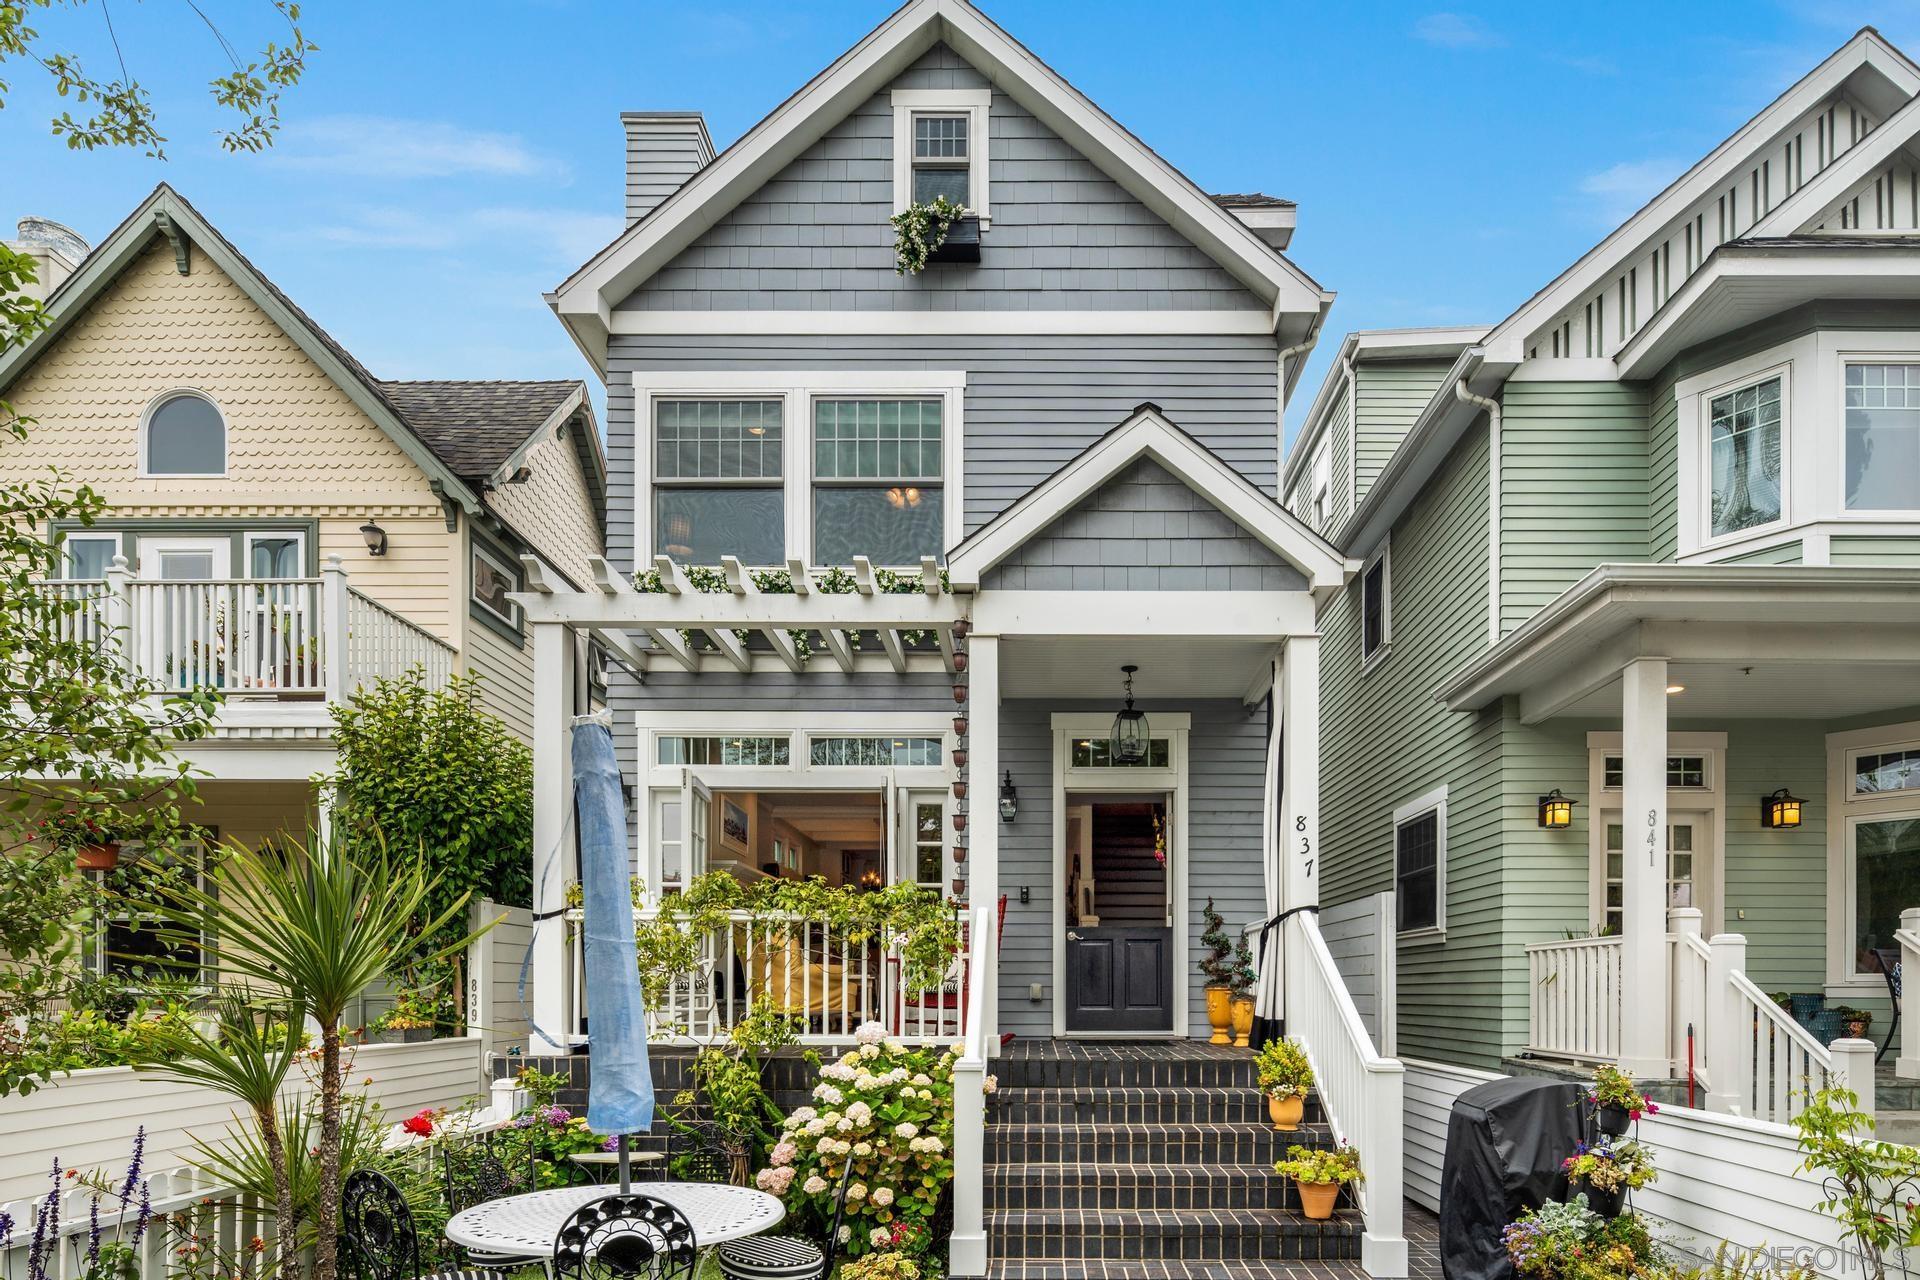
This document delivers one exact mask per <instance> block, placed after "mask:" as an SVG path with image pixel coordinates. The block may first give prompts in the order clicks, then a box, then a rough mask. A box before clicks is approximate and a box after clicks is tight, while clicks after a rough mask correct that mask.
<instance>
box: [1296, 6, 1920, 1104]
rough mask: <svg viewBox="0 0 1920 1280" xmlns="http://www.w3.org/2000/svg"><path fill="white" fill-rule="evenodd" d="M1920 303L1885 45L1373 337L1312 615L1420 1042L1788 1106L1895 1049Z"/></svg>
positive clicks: (1333, 761) (1919, 207)
mask: <svg viewBox="0 0 1920 1280" xmlns="http://www.w3.org/2000/svg"><path fill="white" fill-rule="evenodd" d="M1916 303H1920V68H1916V66H1915V65H1914V63H1912V62H1911V61H1909V60H1908V58H1907V57H1906V56H1905V55H1903V54H1902V53H1901V52H1899V51H1898V50H1897V49H1895V48H1893V47H1892V46H1891V45H1889V44H1888V43H1887V42H1886V41H1885V40H1884V39H1883V38H1881V37H1880V36H1879V34H1878V33H1876V32H1874V31H1872V30H1871V29H1869V30H1863V31H1862V32H1860V33H1859V34H1858V35H1857V36H1855V37H1854V38H1853V39H1852V40H1850V41H1848V42H1847V44H1846V45H1845V46H1843V47H1842V48H1841V49H1839V50H1838V51H1837V52H1836V53H1834V54H1833V55H1832V56H1831V57H1829V58H1828V59H1827V60H1826V61H1824V62H1822V63H1821V64H1820V65H1819V66H1818V67H1816V68H1815V69H1814V70H1813V71H1811V72H1810V73H1809V74H1808V75H1807V76H1806V77H1805V78H1804V79H1802V80H1801V81H1800V82H1798V83H1797V84H1795V85H1794V86H1793V87H1792V88H1791V89H1789V90H1788V91H1787V92H1786V93H1785V94H1783V95H1782V96H1781V97H1780V98H1779V99H1778V100H1776V101H1775V102H1774V103H1773V104H1772V105H1770V106H1769V107H1767V108H1766V109H1765V110H1764V111H1762V112H1761V113H1760V114H1759V115H1757V116H1755V117H1754V118H1753V119H1752V120H1751V121H1749V122H1748V123H1747V124H1745V125H1743V126H1742V127H1741V128H1740V129H1739V130H1738V131H1737V132H1736V133H1735V134H1734V135H1733V136H1732V137H1731V138H1729V139H1728V140H1727V141H1726V142H1724V143H1723V144H1721V145H1720V146H1719V147H1718V148H1716V149H1715V150H1714V151H1713V152H1712V153H1711V154H1710V155H1708V156H1706V157H1705V158H1704V159H1702V160H1701V161H1700V162H1699V163H1698V164H1696V165H1694V166H1693V167H1692V168H1691V169H1689V170H1688V171H1687V172H1686V173H1685V174H1684V175H1682V176H1681V177H1680V178H1678V179H1677V180H1676V181H1675V182H1674V183H1673V184H1672V185H1671V186H1669V187H1668V188H1667V189H1666V190H1664V191H1662V192H1661V193H1660V194H1659V195H1657V196H1656V197H1654V199H1653V200H1652V201H1651V202H1649V203H1648V204H1647V206H1646V207H1645V208H1643V209H1641V210H1640V211H1639V212H1638V213H1636V214H1635V215H1634V216H1633V217H1632V218H1630V219H1628V220H1627V221H1626V222H1625V223H1624V224H1622V225H1621V226H1620V227H1619V228H1618V229H1617V230H1615V231H1614V232H1612V233H1611V234H1610V235H1608V236H1607V237H1606V238H1605V239H1604V240H1603V241H1601V243H1600V244H1598V245H1597V246H1596V247H1595V248H1594V249H1592V250H1591V251H1590V252H1588V253H1587V254H1586V255H1585V256H1584V257H1582V258H1581V259H1580V260H1579V261H1578V262H1576V263H1574V264H1573V265H1571V266H1570V267H1568V269H1567V270H1566V271H1565V272H1564V273H1562V274H1561V275H1560V276H1559V277H1558V278H1556V279H1554V280H1552V281H1550V282H1546V283H1544V285H1543V287H1542V288H1541V289H1540V290H1539V291H1538V292H1537V293H1535V294H1534V295H1533V296H1532V297H1531V298H1528V299H1527V300H1526V301H1525V302H1524V303H1523V304H1522V305H1521V306H1520V307H1519V309H1518V310H1516V311H1515V312H1514V313H1513V314H1512V315H1510V316H1508V317H1507V318H1506V319H1505V320H1503V321H1501V322H1500V323H1499V324H1497V325H1494V326H1493V327H1491V328H1472V329H1447V330H1390V331H1381V332H1374V333H1362V334H1355V335H1352V336H1350V337H1348V339H1347V340H1346V343H1345V345H1344V346H1343V347H1342V349H1341V352H1340V356H1339V359H1338V360H1337V362H1336V364H1335V367H1334V368H1333V370H1332V372H1331V373H1330V374H1329V375H1328V378H1327V380H1326V383H1325V385H1324V386H1323V387H1322V388H1321V390H1320V392H1319V394H1318V396H1317V398H1316V399H1315V401H1314V402H1313V404H1312V407H1311V409H1310V411H1309V415H1308V417H1307V419H1306V420H1305V423H1304V425H1303V427H1302V429H1301V431H1300V433H1299V437H1298V439H1297V440H1296V442H1295V445H1294V447H1293V449H1292V452H1291V454H1290V456H1289V459H1288V462H1287V464H1286V467H1285V469H1284V473H1283V477H1282V490H1281V492H1282V496H1283V499H1284V501H1285V504H1286V505H1287V507H1288V508H1289V509H1290V510H1291V511H1293V512H1294V513H1295V514H1296V515H1298V516H1300V517H1301V518H1302V519H1303V520H1306V521H1307V522H1309V523H1310V524H1312V525H1313V526H1314V527H1315V528H1316V529H1318V530H1319V531H1320V532H1322V533H1323V534H1324V535H1325V536H1326V537H1327V538H1328V539H1329V540H1330V541H1331V542H1333V543H1334V545H1335V546H1336V547H1337V548H1338V549H1339V550H1341V551H1342V552H1343V553H1345V554H1346V555H1347V556H1348V557H1350V558H1351V559H1355V560H1359V561H1361V562H1362V563H1363V565H1364V568H1363V569H1362V571H1361V573H1360V574H1359V575H1357V576H1356V577H1355V578H1354V579H1353V580H1352V581H1351V582H1350V583H1349V584H1348V585H1347V586H1346V588H1345V589H1344V590H1343V591H1342V592H1341V593H1339V594H1338V595H1337V596H1335V597H1334V598H1333V599H1332V601H1331V602H1330V603H1328V604H1327V605H1326V606H1325V607H1323V609H1322V611H1321V615H1320V617H1321V627H1322V635H1323V640H1322V666H1321V700H1322V737H1321V752H1322V755H1321V779H1322V784H1321V786H1322V790H1321V824H1322V825H1321V833H1322V854H1323V858H1324V862H1323V865H1322V869H1321V874H1322V880H1321V894H1320V897H1321V903H1322V906H1323V909H1324V910H1326V911H1328V912H1333V911H1338V910H1342V909H1343V907H1344V906H1345V905H1346V904H1352V903H1355V902H1357V901H1358V900H1360V899H1364V898H1367V897H1369V896H1371V895H1375V894H1380V893H1385V892H1391V893H1393V895H1394V896H1393V899H1392V908H1391V909H1392V913H1393V914H1392V915H1391V916H1389V917H1387V919H1388V920H1389V921H1390V922H1391V923H1390V925H1389V926H1388V927H1387V930H1386V931H1387V932H1388V933H1390V934H1391V935H1392V936H1391V938H1390V939H1389V941H1390V943H1391V947H1390V953H1391V954H1393V955H1395V957H1396V959H1397V963H1396V965H1395V967H1394V981H1393V983H1392V988H1393V989H1395V990H1397V1000H1396V1001H1394V1007H1393V1018H1392V1024H1393V1025H1392V1029H1391V1034H1390V1036H1389V1037H1388V1042H1389V1043H1390V1044H1391V1045H1392V1046H1393V1049H1392V1050H1391V1051H1395V1052H1398V1053H1399V1054H1400V1055H1401V1056H1402V1057H1403V1058H1406V1059H1409V1060H1412V1061H1422V1060H1424V1061H1430V1062H1436V1063H1447V1064H1458V1065H1462V1066H1470V1067H1479V1068H1497V1067H1498V1066H1499V1065H1500V1063H1501V1060H1502V1059H1503V1058H1507V1059H1511V1058H1513V1057H1515V1056H1517V1055H1522V1054H1525V1055H1530V1056H1533V1057H1538V1058H1544V1059H1552V1060H1559V1061H1564V1062H1570V1063H1591V1062H1596V1061H1611V1062H1617V1063H1619V1064H1621V1065H1623V1066H1624V1067H1627V1068H1628V1069H1630V1070H1633V1071H1635V1072H1637V1073H1638V1074H1641V1075H1643V1076H1650V1077H1666V1076H1669V1075H1673V1076H1681V1075H1683V1074H1684V1072H1685V1071H1686V1064H1687V1062H1688V1060H1689V1050H1690V1049H1691V1053H1692V1061H1693V1063H1694V1075H1695V1081H1696V1084H1698V1085H1700V1086H1701V1087H1702V1088H1703V1089H1704V1090H1705V1096H1706V1097H1707V1099H1708V1101H1709V1104H1710V1105H1711V1106H1713V1107H1714V1109H1717V1110H1724V1111H1729V1112H1735V1113H1738V1114H1742V1115H1747V1116H1753V1117H1757V1118H1760V1119H1773V1120H1784V1119H1785V1118H1787V1116H1788V1115H1789V1114H1791V1112H1792V1110H1793V1109H1794V1108H1795V1107H1796V1106H1797V1105H1798V1104H1797V1103H1796V1102H1794V1101H1793V1100H1792V1098H1791V1096H1790V1095H1792V1094H1794V1093H1795V1091H1796V1090H1798V1091H1799V1092H1800V1094H1801V1095H1802V1096H1804V1082H1805V1081H1806V1080H1807V1079H1809V1078H1817V1077H1819V1076H1820V1075H1821V1073H1822V1072H1834V1073H1840V1072H1842V1070H1843V1068H1845V1067H1847V1066H1848V1064H1849V1063H1850V1062H1851V1061H1852V1059H1851V1058H1850V1057H1849V1055H1850V1054H1855V1055H1857V1053H1858V1049H1857V1048H1850V1047H1849V1046H1846V1045H1844V1044H1843V1045H1842V1046H1841V1048H1840V1049H1838V1050H1835V1049H1832V1048H1830V1047H1829V1046H1828V1044H1827V1043H1826V1041H1828V1040H1829V1039H1831V1038H1832V1037H1833V1034H1834V1033H1836V1031H1837V1034H1838V1035H1839V1036H1841V1037H1846V1036H1847V1034H1848V1031H1849V1030H1853V1031H1859V1030H1863V1029H1864V1030H1865V1032H1866V1034H1867V1035H1868V1036H1869V1037H1871V1038H1872V1039H1873V1040H1874V1041H1875V1042H1876V1047H1877V1043H1878V1042H1879V1041H1881V1040H1883V1039H1884V1038H1885V1034H1886V1031H1887V1027H1888V1023H1889V1020H1890V1019H1889V1014H1890V1012H1891V1011H1890V1008H1889V1002H1888V990H1889V984H1888V981H1887V976H1886V974H1885V973H1884V972H1883V968H1890V967H1892V966H1893V965H1894V964H1896V963H1897V962H1898V957H1899V956H1900V954H1901V952H1902V948H1903V944H1904V945H1905V946H1906V947H1907V948H1908V949H1912V948H1913V947H1914V946H1915V945H1916V944H1920V938H1915V937H1913V936H1912V935H1910V934H1907V933H1905V932H1904V931H1903V928H1902V920H1901V915H1902V912H1903V911H1906V910H1908V909H1911V908H1916V907H1920V306H1917V305H1916ZM1547 797H1553V800H1554V802H1549V801H1548V799H1547ZM1561 798H1565V799H1567V800H1570V801H1572V804H1571V807H1570V814H1571V816H1570V819H1569V818H1566V817H1565V815H1566V814H1567V813H1568V812H1569V810H1568V809H1567V808H1566V807H1564V806H1561V805H1559V804H1558V803H1557V801H1558V800H1559V799H1561ZM1562 822H1564V825H1561V823H1562ZM1914 920H1915V921H1920V916H1916V917H1914ZM1910 923H1912V922H1910ZM1778 992H1790V993H1799V994H1803V995H1805V996H1808V997H1813V996H1818V997H1822V998H1824V1001H1825V1006H1826V1008H1828V1009H1833V1008H1835V1007H1837V1006H1852V1007H1857V1008H1860V1009H1864V1010H1866V1011H1868V1012H1870V1013H1872V1014H1873V1015H1874V1017H1873V1021H1872V1023H1871V1025H1870V1026H1868V1027H1865V1028H1861V1027H1859V1026H1857V1025H1856V1026H1853V1027H1849V1026H1848V1025H1847V1023H1848V1022H1849V1021H1850V1020H1852V1021H1856V1022H1857V1020H1854V1019H1851V1018H1850V1015H1844V1014H1843V1015H1839V1016H1838V1017H1828V1018H1826V1019H1825V1020H1824V1021H1823V1020H1822V1018H1821V1017H1820V1016H1819V1015H1817V1014H1811V1013H1807V1010H1808V1008H1809V1007H1810V1006H1812V1005H1813V1004H1814V1003H1816V1002H1815V1001H1814V1000H1812V999H1806V1000H1803V1001H1801V1002H1800V1005H1801V1007H1802V1008H1801V1011H1802V1013H1803V1014H1806V1016H1805V1018H1804V1019H1802V1020H1801V1021H1796V1019H1795V1018H1794V1017H1793V1016H1791V1015H1789V1014H1788V1013H1787V1012H1785V1011H1783V1010H1781V1009H1779V1008H1777V1007H1776V1006H1775V1004H1774V1002H1773V1001H1772V1000H1770V999H1768V998H1767V997H1768V996H1769V995H1771V994H1773V993H1778ZM1802 1021H1804V1023H1805V1025H1801V1022H1802ZM1888 1057H1889V1060H1893V1057H1894V1055H1893V1054H1892V1053H1891V1052H1890V1053H1889V1054H1888ZM1911 1057H1912V1055H1910V1053H1909V1051H1907V1050H1905V1049H1901V1050H1899V1057H1898V1065H1899V1067H1900V1069H1901V1073H1902V1074H1903V1075H1904V1074H1908V1073H1909V1072H1911V1073H1914V1074H1920V1061H1915V1060H1911Z"/></svg>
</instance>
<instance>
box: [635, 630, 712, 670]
mask: <svg viewBox="0 0 1920 1280" xmlns="http://www.w3.org/2000/svg"><path fill="white" fill-rule="evenodd" d="M641 630H643V631H645V632H646V633H647V639H649V640H651V641H653V647H654V648H656V649H659V650H660V651H661V652H663V653H665V654H666V655H667V656H668V657H669V658H672V659H673V660H674V661H675V662H677V663H679V664H680V665H681V667H683V668H684V669H686V670H688V671H698V670H699V669H700V659H699V658H698V657H696V656H695V655H694V652H693V646H692V645H690V644H688V643H687V638H686V637H685V636H683V635H681V634H680V633H679V632H678V631H677V630H675V629H673V628H672V627H642V628H641Z"/></svg>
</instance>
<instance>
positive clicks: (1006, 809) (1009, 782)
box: [1000, 769, 1020, 822]
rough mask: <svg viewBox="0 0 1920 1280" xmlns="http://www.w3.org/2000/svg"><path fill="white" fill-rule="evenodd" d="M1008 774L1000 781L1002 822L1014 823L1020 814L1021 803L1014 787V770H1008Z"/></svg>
mask: <svg viewBox="0 0 1920 1280" xmlns="http://www.w3.org/2000/svg"><path fill="white" fill-rule="evenodd" d="M1006 774H1007V776H1006V777H1005V778H1003V779H1001V781H1000V821H1002V822H1012V821H1013V819H1014V815H1015V814H1017V813H1019V812H1020V801H1019V793H1018V792H1017V791H1015V790H1014V786H1013V770H1011V769H1008V770H1007V771H1006Z"/></svg>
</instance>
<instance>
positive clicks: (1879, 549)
mask: <svg viewBox="0 0 1920 1280" xmlns="http://www.w3.org/2000/svg"><path fill="white" fill-rule="evenodd" d="M1829 558H1830V559H1831V560H1832V561H1833V563H1835V564H1877V565H1900V566H1903V567H1906V568H1920V538H1835V539H1834V540H1833V542H1832V550H1831V551H1830V552H1829Z"/></svg>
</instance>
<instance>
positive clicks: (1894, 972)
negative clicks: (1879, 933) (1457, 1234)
mask: <svg viewBox="0 0 1920 1280" xmlns="http://www.w3.org/2000/svg"><path fill="white" fill-rule="evenodd" d="M1873 958H1874V960H1875V961H1876V962H1878V963H1879V965H1880V976H1881V977H1883V978H1885V979H1886V980H1887V995H1888V997H1889V998H1890V999H1892V1001H1893V1017H1891V1018H1889V1019H1888V1020H1887V1038H1886V1041H1885V1042H1884V1043H1883V1044H1882V1045H1881V1046H1880V1052H1878V1053H1876V1054H1874V1055H1873V1060H1874V1061H1875V1062H1878V1061H1880V1059H1882V1058H1884V1057H1886V1056H1887V1050H1889V1049H1891V1048H1893V1037H1894V1036H1895V1034H1897V1033H1898V1032H1899V1030H1900V977H1901V974H1900V948H1898V947H1875V948H1873Z"/></svg>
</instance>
